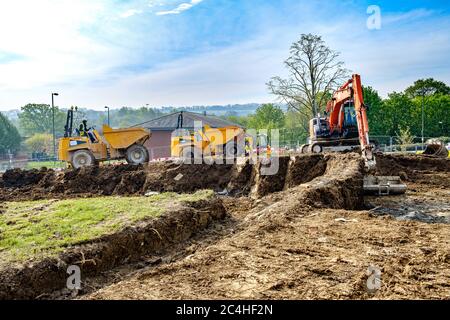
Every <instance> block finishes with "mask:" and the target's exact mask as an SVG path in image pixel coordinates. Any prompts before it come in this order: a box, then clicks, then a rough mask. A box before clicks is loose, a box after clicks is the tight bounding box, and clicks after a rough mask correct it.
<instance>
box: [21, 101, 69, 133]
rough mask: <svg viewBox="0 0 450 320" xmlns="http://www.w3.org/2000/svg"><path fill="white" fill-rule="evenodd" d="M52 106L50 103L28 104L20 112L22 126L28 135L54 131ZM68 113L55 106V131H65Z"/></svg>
mask: <svg viewBox="0 0 450 320" xmlns="http://www.w3.org/2000/svg"><path fill="white" fill-rule="evenodd" d="M52 121H53V114H52V107H51V106H50V105H48V104H27V105H26V106H24V107H22V108H21V113H20V114H19V123H20V127H21V129H22V130H23V132H24V134H26V135H33V134H35V133H52V128H53V127H52ZM65 121H66V114H65V113H64V112H63V111H61V110H59V109H58V107H55V132H56V133H57V135H62V134H63V133H64V124H65Z"/></svg>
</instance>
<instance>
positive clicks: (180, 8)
mask: <svg viewBox="0 0 450 320" xmlns="http://www.w3.org/2000/svg"><path fill="white" fill-rule="evenodd" d="M202 1H203V0H191V2H184V3H181V4H180V5H178V7H176V8H175V9H173V10H168V11H158V12H157V13H156V14H157V15H158V16H163V15H168V14H179V13H181V12H183V11H186V10H189V9H191V8H192V7H193V6H195V5H197V4H199V3H200V2H202Z"/></svg>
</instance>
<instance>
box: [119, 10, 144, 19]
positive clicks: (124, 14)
mask: <svg viewBox="0 0 450 320" xmlns="http://www.w3.org/2000/svg"><path fill="white" fill-rule="evenodd" d="M142 12H143V11H142V10H138V9H129V10H127V11H125V12H122V13H121V14H120V17H121V18H129V17H132V16H134V15H137V14H141V13H142Z"/></svg>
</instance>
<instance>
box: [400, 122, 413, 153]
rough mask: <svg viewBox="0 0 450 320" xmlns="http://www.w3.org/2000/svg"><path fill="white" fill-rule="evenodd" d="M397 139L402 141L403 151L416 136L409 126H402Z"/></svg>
mask: <svg viewBox="0 0 450 320" xmlns="http://www.w3.org/2000/svg"><path fill="white" fill-rule="evenodd" d="M397 140H398V142H399V143H400V146H401V148H402V151H406V148H407V147H408V146H409V145H410V144H412V143H413V142H414V136H413V135H412V134H411V131H410V130H409V127H406V128H400V131H399V132H398V134H397Z"/></svg>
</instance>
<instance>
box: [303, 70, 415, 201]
mask: <svg viewBox="0 0 450 320" xmlns="http://www.w3.org/2000/svg"><path fill="white" fill-rule="evenodd" d="M366 110H367V106H366V105H365V104H364V98H363V90H362V86H361V77H360V76H359V75H358V74H354V75H353V76H352V78H351V79H350V80H348V81H347V82H346V83H345V84H344V85H343V86H342V87H340V88H339V89H338V90H336V91H335V92H334V94H333V97H332V99H331V100H330V101H328V103H327V108H326V114H325V117H320V115H319V116H317V117H315V118H313V119H311V120H310V123H309V130H310V138H309V144H306V145H303V146H302V147H301V152H302V153H308V152H309V153H320V152H322V151H323V150H324V149H328V150H331V151H342V150H346V149H353V148H355V147H356V146H358V145H359V147H360V149H361V155H362V157H363V159H364V162H365V166H366V169H367V172H366V173H367V174H366V175H365V176H364V181H363V185H364V192H365V193H367V194H377V195H389V194H401V193H405V192H406V188H407V187H406V185H405V184H403V183H402V182H401V180H400V177H398V176H375V175H372V174H373V172H374V171H375V166H376V163H375V157H374V154H373V153H374V152H373V150H374V148H375V146H374V145H373V144H371V143H370V141H369V122H368V120H367V113H366Z"/></svg>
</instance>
